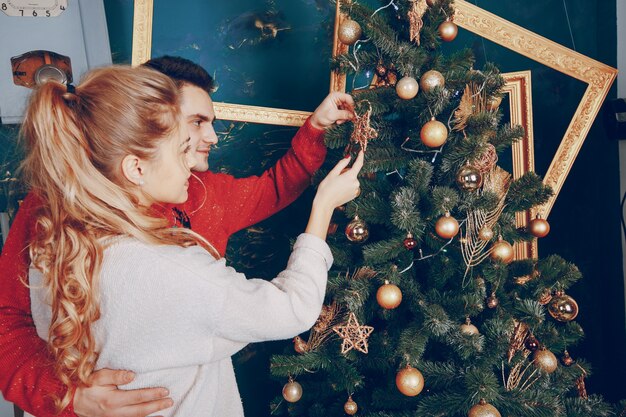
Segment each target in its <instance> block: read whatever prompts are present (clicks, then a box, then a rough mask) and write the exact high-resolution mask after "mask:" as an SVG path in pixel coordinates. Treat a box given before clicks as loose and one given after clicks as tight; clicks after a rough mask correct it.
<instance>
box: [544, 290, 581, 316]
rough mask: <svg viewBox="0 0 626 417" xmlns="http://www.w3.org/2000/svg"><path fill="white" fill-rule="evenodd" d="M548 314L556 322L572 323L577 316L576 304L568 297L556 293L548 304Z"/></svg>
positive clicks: (561, 293)
mask: <svg viewBox="0 0 626 417" xmlns="http://www.w3.org/2000/svg"><path fill="white" fill-rule="evenodd" d="M548 312H549V313H550V315H551V316H552V317H553V318H554V319H556V320H558V321H562V322H567V321H572V320H574V319H575V318H576V316H578V303H577V302H576V300H574V299H573V298H572V297H570V296H569V295H567V294H564V293H563V292H562V291H558V292H557V293H556V294H555V295H554V297H553V298H552V300H551V301H550V304H548Z"/></svg>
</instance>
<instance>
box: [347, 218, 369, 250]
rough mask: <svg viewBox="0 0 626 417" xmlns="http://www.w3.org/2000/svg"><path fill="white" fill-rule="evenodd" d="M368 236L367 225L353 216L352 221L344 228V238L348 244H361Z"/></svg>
mask: <svg viewBox="0 0 626 417" xmlns="http://www.w3.org/2000/svg"><path fill="white" fill-rule="evenodd" d="M369 236H370V231H369V228H368V227H367V223H365V222H364V221H363V220H361V219H360V218H359V216H354V219H352V221H351V222H350V223H348V225H347V226H346V237H347V238H348V240H349V241H350V242H356V243H363V242H365V241H366V240H367V239H368V238H369Z"/></svg>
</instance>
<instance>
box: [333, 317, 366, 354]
mask: <svg viewBox="0 0 626 417" xmlns="http://www.w3.org/2000/svg"><path fill="white" fill-rule="evenodd" d="M333 331H334V332H335V333H337V334H338V335H339V337H341V338H342V339H343V343H342V344H341V353H342V354H346V353H348V352H349V351H351V350H352V349H356V350H358V351H359V352H362V353H367V338H368V337H369V336H370V335H371V334H372V332H373V331H374V328H373V327H372V326H361V325H360V324H359V322H358V320H357V319H356V315H355V314H354V313H350V316H349V317H348V322H347V323H346V324H345V325H343V326H334V327H333Z"/></svg>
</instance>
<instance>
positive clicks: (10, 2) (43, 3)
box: [0, 0, 67, 17]
mask: <svg viewBox="0 0 626 417" xmlns="http://www.w3.org/2000/svg"><path fill="white" fill-rule="evenodd" d="M65 9H67V0H0V10H2V12H3V13H4V14H6V15H7V16H17V17H55V16H58V15H60V14H61V13H63V11H64V10H65Z"/></svg>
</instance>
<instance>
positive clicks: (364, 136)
mask: <svg viewBox="0 0 626 417" xmlns="http://www.w3.org/2000/svg"><path fill="white" fill-rule="evenodd" d="M371 115H372V107H371V106H370V108H369V109H368V110H367V111H366V112H365V113H363V115H361V116H359V115H358V114H356V118H355V119H354V122H353V123H354V130H353V131H352V136H351V137H350V140H351V141H352V142H355V143H358V144H359V145H361V149H363V152H365V151H366V150H367V142H368V141H369V140H370V139H375V138H377V137H378V132H377V131H376V129H374V128H373V127H372V126H371V125H370V117H371Z"/></svg>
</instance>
